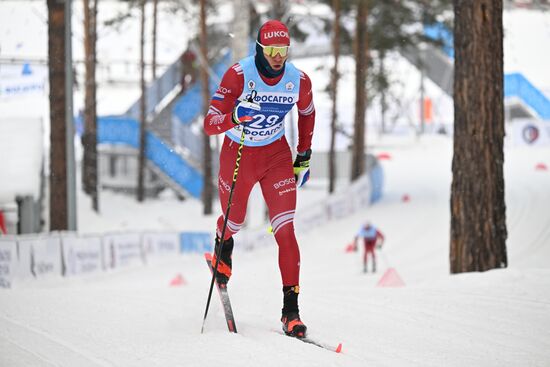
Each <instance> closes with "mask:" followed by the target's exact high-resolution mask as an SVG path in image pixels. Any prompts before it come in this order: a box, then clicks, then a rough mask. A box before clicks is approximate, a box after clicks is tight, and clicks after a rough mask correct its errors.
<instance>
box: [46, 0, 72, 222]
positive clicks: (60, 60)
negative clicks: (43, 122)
mask: <svg viewBox="0 0 550 367" xmlns="http://www.w3.org/2000/svg"><path fill="white" fill-rule="evenodd" d="M47 4H48V62H49V67H48V69H49V80H50V230H51V231H61V230H67V229H68V213H67V169H66V165H67V150H66V133H67V130H66V129H67V128H66V112H65V104H66V100H65V93H66V88H65V77H66V75H65V4H64V3H62V2H59V1H56V0H48V2H47Z"/></svg>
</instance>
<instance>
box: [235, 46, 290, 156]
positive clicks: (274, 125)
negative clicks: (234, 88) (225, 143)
mask: <svg viewBox="0 0 550 367" xmlns="http://www.w3.org/2000/svg"><path fill="white" fill-rule="evenodd" d="M239 64H240V65H241V67H242V69H243V72H244V73H243V74H244V88H243V92H242V94H241V96H240V97H239V99H240V100H246V99H247V98H248V97H250V93H251V92H252V91H253V90H255V91H256V92H257V95H256V98H255V99H254V102H256V103H259V104H260V105H261V107H262V109H261V111H260V112H259V113H257V114H256V115H255V116H254V119H253V120H252V121H251V122H250V123H248V124H247V125H246V127H245V140H244V145H246V146H264V145H268V144H270V143H272V142H274V141H275V140H277V139H279V138H281V137H282V136H283V135H284V134H285V116H286V114H287V113H288V112H289V111H290V110H291V109H292V107H294V105H295V104H296V102H298V99H299V96H300V71H299V70H298V69H297V68H296V67H295V66H294V65H292V64H291V63H290V62H288V61H287V63H286V66H285V72H284V75H283V77H282V78H281V80H280V81H279V83H277V84H275V85H273V86H270V85H267V84H266V83H264V81H263V80H262V78H261V77H260V75H259V74H258V70H257V69H256V65H255V63H254V56H249V57H247V58H245V59H242V60H241V61H239ZM237 103H238V102H237ZM242 128H243V126H242V125H238V126H235V127H234V128H232V129H230V130H227V131H226V132H225V134H226V135H227V136H228V137H229V138H230V139H231V140H233V141H235V142H240V140H241V134H242Z"/></svg>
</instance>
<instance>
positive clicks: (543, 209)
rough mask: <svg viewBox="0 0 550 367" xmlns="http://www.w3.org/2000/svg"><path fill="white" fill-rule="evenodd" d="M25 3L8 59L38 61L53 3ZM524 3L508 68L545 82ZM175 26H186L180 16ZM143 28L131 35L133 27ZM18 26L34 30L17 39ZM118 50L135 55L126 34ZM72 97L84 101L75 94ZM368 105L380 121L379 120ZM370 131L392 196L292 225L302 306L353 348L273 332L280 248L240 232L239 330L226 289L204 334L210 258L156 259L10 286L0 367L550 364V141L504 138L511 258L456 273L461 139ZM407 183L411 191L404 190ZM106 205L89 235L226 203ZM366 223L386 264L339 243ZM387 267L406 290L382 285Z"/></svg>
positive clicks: (179, 221) (157, 226) (175, 226)
mask: <svg viewBox="0 0 550 367" xmlns="http://www.w3.org/2000/svg"><path fill="white" fill-rule="evenodd" d="M22 3H23V1H21V2H19V1H3V2H1V3H0V9H2V11H0V19H1V20H2V21H0V30H1V31H0V34H1V36H2V39H1V41H2V45H1V46H2V55H9V56H24V57H29V58H30V59H32V58H43V57H45V55H46V53H47V49H46V48H45V47H46V46H45V43H44V42H45V38H44V37H45V33H44V32H43V31H42V32H40V31H37V30H36V29H37V28H36V24H39V23H37V20H38V21H40V22H42V23H41V27H44V23H43V22H44V9H45V6H44V3H42V2H31V3H30V5H32V6H31V7H30V8H29V7H27V8H26V9H28V10H29V11H28V12H27V11H25V8H24V6H25V5H21V4H22ZM101 4H102V2H100V6H101ZM26 5H27V6H28V5H29V4H26ZM12 8H13V9H16V10H10V9H12ZM5 9H8V11H4V10H5ZM519 12H525V13H522V14H524V16H523V15H522V18H521V19H519V18H518V20H517V21H515V20H514V19H515V18H513V17H508V16H507V15H506V14H505V18H504V20H505V22H509V23H506V24H505V28H507V29H508V31H507V35H511V34H512V32H514V33H513V34H516V35H518V34H520V33H521V35H522V36H521V37H520V36H519V35H518V36H517V37H516V36H514V37H513V38H509V42H510V43H507V42H508V41H507V40H505V57H506V60H505V65H508V66H509V68H507V71H517V70H519V71H522V72H525V73H526V75H527V76H528V77H529V78H530V79H531V78H532V79H533V80H532V81H533V82H534V83H535V85H537V86H538V87H539V88H542V89H543V90H546V91H547V90H548V84H547V80H548V74H547V73H546V69H545V68H544V65H547V64H548V63H544V60H548V51H546V52H544V50H541V49H542V48H543V47H542V46H541V44H544V40H548V39H549V38H548V37H549V36H548V33H547V32H546V31H540V25H541V24H542V23H541V22H543V23H544V22H547V19H548V14H546V13H542V15H540V17H542V18H541V19H542V21H540V19H539V21H536V19H535V18H533V17H529V14H533V13H532V12H529V11H519ZM536 17H537V18H538V17H539V15H537V16H536ZM14 19H20V20H21V19H22V20H23V21H20V22H14V21H13V20H14ZM529 22H531V25H532V26H533V27H535V26H536V27H537V29H538V31H536V37H537V39H539V38H541V37H542V38H541V39H542V40H543V41H540V42H534V43H529V42H526V41H524V40H525V39H526V37H527V35H528V34H529V32H532V27H531V28H530V27H526V26H525V25H526V24H529ZM164 24H166V25H169V24H170V25H171V26H172V27H175V26H178V23H177V22H174V23H173V24H172V23H169V22H168V21H166V23H164ZM507 24H513V25H514V26H513V27H512V26H510V27H509V26H508V25H507ZM182 25H183V24H179V26H182ZM39 28H40V27H39ZM75 29H76V28H75ZM132 29H133V31H132V30H130V29H126V31H125V32H123V33H126V34H127V35H130V34H131V35H135V34H136V31H135V28H132ZM544 32H546V33H544ZM174 33H177V34H182V35H183V34H185V29H183V30H180V31H177V32H171V33H170V34H171V38H170V37H168V38H167V37H165V38H164V39H167V40H168V41H171V42H177V41H179V40H178V39H177V37H175V36H174ZM23 34H35V35H36V37H35V38H34V39H32V40H19V38H18V37H14V35H17V36H19V35H23ZM544 35H546V37H544ZM112 37H114V36H112ZM107 38H109V37H107ZM181 41H182V45H183V43H184V42H185V41H186V40H184V39H183V36H182V39H181ZM118 42H122V41H121V40H119V41H118ZM514 45H516V46H517V47H516V46H514ZM518 45H521V50H520V49H519V47H520V46H518ZM136 46H137V42H136ZM177 47H179V43H177V44H176V43H174V44H173V47H170V45H169V44H168V46H167V47H166V48H165V49H164V50H165V51H166V52H165V53H164V54H165V55H168V56H167V60H168V61H169V60H170V59H171V58H172V57H173V56H177V55H178V52H180V50H176V49H177ZM74 48H75V52H77V51H76V46H74ZM182 49H183V47H182ZM106 50H107V51H108V52H110V50H111V49H110V48H109V47H107V49H106ZM114 51H116V52H118V51H121V52H122V54H124V53H128V54H130V53H135V49H134V50H129V49H128V47H127V46H124V47H122V46H121V47H119V48H117V49H116V50H114ZM130 51H131V52H130ZM176 51H177V52H176ZM78 52H79V51H78ZM116 52H114V53H115V54H116ZM537 55H539V56H537ZM77 58H78V55H77ZM134 59H135V57H134ZM296 64H297V65H298V66H299V67H302V68H303V69H304V70H306V71H307V72H308V74H310V76H312V78H313V79H314V81H315V83H314V88H315V94H316V101H315V102H316V105H317V110H318V124H317V132H316V135H315V139H314V144H317V145H316V149H318V150H321V149H322V148H321V147H323V146H325V145H326V136H327V135H328V134H327V131H328V130H327V126H328V125H327V124H328V121H329V115H328V112H329V108H330V105H329V103H328V100H327V98H326V95H324V94H323V93H322V90H323V89H324V87H325V85H326V82H328V79H327V76H328V73H327V72H326V71H323V70H320V71H319V72H317V71H315V68H316V67H317V66H318V64H320V62H319V60H312V59H304V60H296ZM393 65H394V66H395V68H397V69H399V70H400V73H401V75H403V74H405V75H407V74H408V75H409V78H410V79H407V80H409V81H410V82H403V85H404V88H403V98H404V99H406V98H409V99H410V100H411V101H412V102H410V105H411V106H413V105H414V103H413V102H414V100H413V99H412V98H413V97H414V96H415V95H416V94H415V93H416V90H418V84H416V85H415V84H414V83H419V79H418V78H417V75H418V74H417V72H416V71H414V70H412V69H410V67H409V66H408V65H406V64H404V63H403V62H402V61H399V60H397V61H396V62H395V63H394V64H393ZM529 65H533V67H529ZM342 66H343V68H344V69H346V68H347V69H348V70H351V66H352V65H351V63H349V60H343V62H342ZM529 72H530V73H532V74H529ZM531 75H533V76H531ZM346 80H348V82H346ZM342 83H344V86H343V87H342V89H341V90H342V94H341V99H340V100H339V103H340V106H339V109H340V111H339V112H340V116H341V118H342V120H343V122H344V123H345V122H346V121H348V120H349V121H351V120H350V118H351V117H350V116H351V114H352V113H353V112H352V111H353V107H352V104H353V101H352V98H351V96H352V95H353V86H352V84H351V83H352V82H351V79H350V78H349V77H348V76H344V78H343V80H342ZM346 83H347V84H346ZM427 88H428V90H427V93H428V94H431V93H434V94H432V95H431V97H432V98H433V99H434V101H437V98H440V103H436V105H435V106H434V107H435V108H436V109H437V108H441V110H440V111H434V112H435V115H436V118H440V119H441V120H440V121H443V122H445V121H446V120H445V119H448V118H449V113H448V108H447V107H445V106H448V103H449V101H448V100H446V98H448V97H446V96H441V97H438V96H440V94H438V93H440V92H438V91H437V90H430V88H431V86H430V85H428V86H427ZM103 96H104V97H101V96H100V101H99V103H100V105H101V104H102V103H103V106H104V111H108V112H109V113H121V112H123V111H125V110H126V108H127V107H128V104H129V103H131V102H133V100H134V99H133V98H134V97H133V95H132V94H131V93H130V94H128V91H127V90H125V91H124V92H121V91H120V90H119V91H113V90H112V89H110V90H107V89H106V90H105V94H104V95H103ZM107 96H108V97H107ZM117 96H118V97H120V99H117V98H116V97H117ZM130 97H131V98H130ZM102 98H103V99H102ZM3 102H4V105H3V108H4V109H2V110H0V111H6V110H7V111H12V112H13V111H15V110H20V109H18V108H15V107H13V106H14V105H13V104H12V105H8V106H6V105H7V104H9V103H11V102H10V101H3ZM80 103H81V102H80ZM19 105H20V104H19ZM75 105H76V106H75V108H76V109H77V105H78V102H75ZM35 106H36V104H35ZM117 108H118V109H117ZM40 109H43V108H42V107H40ZM370 112H371V111H369V116H370V117H367V119H368V121H369V123H370V124H372V123H376V117H372V116H373V115H372V114H370ZM3 113H4V112H3ZM4 115H5V113H4ZM46 115H47V113H46ZM410 116H413V117H410ZM414 116H415V111H414V109H413V107H411V108H410V109H408V110H407V112H406V116H405V117H404V119H405V124H407V123H408V122H407V119H409V120H411V121H413V122H414V121H415V119H416V118H415V117H414ZM369 118H370V119H369ZM45 121H46V120H45ZM374 131H375V130H369V136H368V139H369V141H368V146H369V148H370V149H372V152H373V153H388V154H389V155H390V156H391V159H390V160H384V161H382V165H383V168H384V172H385V190H384V191H385V193H384V197H383V199H382V200H381V201H380V202H379V203H377V204H375V205H373V206H371V207H368V208H365V209H364V210H363V211H361V212H359V213H357V214H355V215H353V216H350V217H348V218H345V219H342V220H335V221H333V222H330V223H329V224H328V225H326V226H323V227H322V228H318V229H317V230H315V231H313V232H309V233H308V234H303V233H297V235H298V239H299V242H300V246H301V254H302V273H301V295H300V305H301V315H302V318H303V320H304V322H305V323H306V324H307V325H308V326H309V330H310V335H311V336H312V337H315V338H318V339H319V340H323V341H325V342H327V343H332V344H336V343H338V342H342V343H343V353H342V354H335V353H331V352H327V351H325V350H323V349H320V348H317V347H315V346H311V345H307V344H303V343H300V342H298V341H295V340H292V339H290V338H286V337H284V336H281V335H279V334H278V333H276V332H274V331H275V330H279V329H280V322H279V317H280V309H281V302H282V297H281V296H282V295H281V289H280V288H281V284H280V275H279V270H278V267H277V262H276V258H277V249H276V248H275V247H274V246H271V247H270V246H266V247H260V248H258V249H256V250H254V251H252V252H247V251H244V250H243V249H239V248H238V247H239V245H238V238H237V240H236V241H237V245H236V246H237V249H236V250H235V255H234V276H233V278H232V280H231V282H230V293H231V297H232V302H233V309H234V312H235V317H236V322H237V327H238V330H239V334H236V335H235V334H230V333H228V332H227V330H226V326H225V321H224V319H223V314H222V312H221V306H220V304H219V301H218V299H217V295H216V294H214V298H213V302H212V304H211V310H210V313H209V316H208V319H207V322H206V326H205V333H204V334H201V333H200V329H201V324H202V318H203V313H204V307H205V304H206V298H207V292H208V287H209V282H210V275H209V271H208V269H207V268H206V265H205V263H204V260H203V258H202V256H200V255H181V256H178V257H176V258H174V259H170V260H167V261H165V262H162V263H160V264H149V265H147V266H145V267H136V268H131V269H126V270H117V271H109V272H105V273H103V274H101V275H95V276H88V277H80V278H65V279H50V280H47V281H34V282H29V283H18V284H16V285H15V287H14V288H13V289H9V290H6V289H0V366H51V365H55V366H199V365H200V366H218V365H220V364H223V365H226V366H257V365H263V366H284V365H297V366H465V365H467V366H518V365H519V366H548V365H550V267H549V265H548V260H547V259H549V258H550V214H549V213H550V212H549V210H548V208H549V207H550V190H549V189H548V188H549V187H550V171H547V170H536V169H535V167H536V165H537V164H539V163H543V164H545V165H546V166H547V167H550V148H545V147H539V148H533V147H527V146H516V147H513V146H507V148H506V152H505V175H506V205H507V224H508V233H509V236H508V242H507V246H508V255H509V267H508V268H507V269H501V270H493V271H489V272H485V273H469V274H461V275H453V276H451V275H449V261H448V258H449V231H450V229H449V222H450V217H449V211H450V206H449V200H450V192H449V190H450V184H451V159H452V140H451V139H450V138H449V137H445V136H421V137H416V136H413V135H409V134H401V135H399V136H383V137H380V136H378V135H377V134H373V133H372V132H374ZM342 139H343V138H342ZM341 143H342V144H344V143H345V142H344V141H343V140H342V141H341ZM4 182H6V181H4ZM480 184H482V183H480ZM0 185H1V182H0ZM404 195H408V196H409V197H410V201H408V202H405V201H403V200H402V198H403V196H404ZM325 198H326V194H325V190H324V189H323V187H322V184H320V183H319V182H318V181H315V176H314V175H313V178H312V182H311V184H310V185H309V187H306V188H305V189H303V190H301V191H300V193H299V199H298V200H299V201H298V211H300V210H306V209H307V204H309V203H311V202H312V201H313V200H322V199H325ZM100 209H101V214H96V213H94V212H93V211H92V210H91V204H90V200H89V198H87V197H86V196H84V195H83V194H82V193H81V192H79V198H78V228H79V231H80V232H82V233H98V232H99V233H103V232H106V231H114V230H123V231H125V230H127V231H132V230H169V231H172V230H192V229H196V230H205V231H212V230H213V228H214V225H215V220H216V218H217V216H218V215H219V211H218V210H219V209H218V207H217V204H216V207H215V213H214V214H213V215H210V216H203V215H202V206H201V204H200V203H198V202H197V201H194V200H187V201H183V202H180V201H177V200H176V199H175V197H174V196H173V195H172V194H171V193H169V192H166V193H163V195H162V197H161V198H160V199H159V200H147V201H146V202H145V203H143V204H138V203H137V202H136V201H135V200H134V199H133V198H131V197H126V196H122V195H119V194H113V193H110V192H101V194H100ZM367 219H368V220H370V221H372V222H373V223H374V224H376V225H378V226H379V227H380V229H381V230H382V231H383V232H384V234H385V236H386V244H385V246H384V249H383V250H382V251H380V252H379V270H378V273H376V274H371V273H369V274H363V273H362V272H361V270H362V265H361V253H346V252H345V251H344V249H345V247H346V245H347V244H348V243H349V242H350V240H351V239H352V238H353V236H354V234H355V232H356V231H357V229H358V228H359V226H360V224H361V223H363V222H364V221H365V220H367ZM266 236H267V234H266ZM391 269H393V270H394V271H395V272H396V273H397V274H398V275H399V276H400V277H401V278H402V280H403V281H404V283H405V286H404V287H400V288H387V287H377V286H376V285H377V283H378V282H379V281H380V280H381V278H382V276H383V274H385V273H386V272H387V271H388V270H391ZM178 274H180V275H182V277H183V279H184V280H185V284H184V285H182V286H180V287H170V286H169V283H170V280H172V279H173V278H174V277H175V276H177V275H178Z"/></svg>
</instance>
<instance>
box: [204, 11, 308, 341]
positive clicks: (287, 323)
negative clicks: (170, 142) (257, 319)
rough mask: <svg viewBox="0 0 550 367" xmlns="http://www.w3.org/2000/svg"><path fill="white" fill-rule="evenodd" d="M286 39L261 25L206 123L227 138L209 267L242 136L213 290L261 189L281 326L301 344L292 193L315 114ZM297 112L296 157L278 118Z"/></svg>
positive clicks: (302, 178)
mask: <svg viewBox="0 0 550 367" xmlns="http://www.w3.org/2000/svg"><path fill="white" fill-rule="evenodd" d="M289 47H290V36H289V32H288V28H287V27H286V25H285V24H283V23H282V22H280V21H278V20H270V21H267V22H266V23H264V24H263V25H262V26H261V27H260V29H259V31H258V36H257V39H256V54H255V55H253V56H249V57H246V58H244V59H242V60H240V61H239V62H237V63H236V64H234V65H233V66H231V67H230V68H229V69H228V70H227V71H226V72H225V74H224V76H223V78H222V81H221V83H220V85H219V87H218V89H217V91H216V92H215V93H214V95H213V97H212V101H211V102H210V107H209V109H208V113H207V115H206V117H205V119H204V131H205V132H206V134H208V135H216V134H221V133H225V138H224V142H223V146H222V149H221V152H220V170H219V174H218V193H219V199H220V204H221V206H222V215H220V217H219V218H218V221H217V229H216V243H215V250H214V255H213V256H212V258H213V260H212V266H216V256H215V254H216V253H217V252H218V248H219V247H220V246H221V243H222V242H221V239H220V237H221V235H222V228H223V224H224V220H225V218H224V217H225V214H224V213H225V212H226V210H227V204H228V198H229V193H230V192H231V184H232V181H233V174H234V170H235V162H236V158H237V151H238V149H239V145H240V139H241V133H242V132H243V129H244V133H245V140H244V146H243V149H242V160H241V161H240V165H239V167H240V168H239V172H238V177H237V180H236V184H235V188H234V192H233V197H232V203H231V209H230V212H229V218H228V221H227V228H226V229H225V232H224V238H223V246H222V250H221V251H222V252H221V255H220V262H219V264H218V275H217V277H216V281H217V282H218V283H227V281H228V280H229V277H230V276H231V270H232V259H231V255H232V251H233V245H234V242H233V235H234V234H235V233H237V232H238V231H239V230H240V229H241V227H242V226H243V223H244V220H245V215H246V207H247V202H248V197H249V195H250V191H251V190H252V187H253V186H254V185H255V184H256V183H259V184H260V187H261V189H262V193H263V196H264V199H265V201H266V204H267V208H268V211H269V217H270V220H271V227H272V228H273V234H274V236H275V240H276V241H277V245H278V247H279V257H278V262H279V270H280V272H281V278H282V285H283V309H282V317H281V322H282V324H283V330H284V332H285V333H286V334H288V335H292V336H297V337H304V336H305V334H306V326H305V325H304V323H303V322H302V321H301V320H300V315H299V309H298V293H299V291H300V287H299V275H300V250H299V248H298V242H297V241H296V236H295V234H294V212H295V210H296V188H297V187H300V186H302V185H303V184H304V183H305V182H306V181H307V180H308V178H309V161H310V158H311V149H310V148H311V140H312V137H313V127H314V124H315V107H314V105H313V94H312V88H311V80H310V79H309V77H308V76H307V75H306V74H305V73H304V72H302V71H301V70H298V69H297V68H296V67H295V66H294V65H293V64H292V63H290V62H288V61H287V58H288V51H289ZM294 105H296V106H297V109H298V146H297V148H296V151H297V155H296V158H295V159H294V163H293V162H292V152H291V150H290V147H289V145H288V142H287V140H286V138H285V130H284V127H285V121H284V118H285V116H286V114H287V113H288V112H290V111H291V109H292V107H293V106H294Z"/></svg>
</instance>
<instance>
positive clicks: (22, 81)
mask: <svg viewBox="0 0 550 367" xmlns="http://www.w3.org/2000/svg"><path fill="white" fill-rule="evenodd" d="M45 90H46V82H45V79H44V77H41V76H18V77H12V78H7V77H6V78H2V79H0V98H8V97H17V96H21V95H30V94H39V95H43V94H44V92H45Z"/></svg>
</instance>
